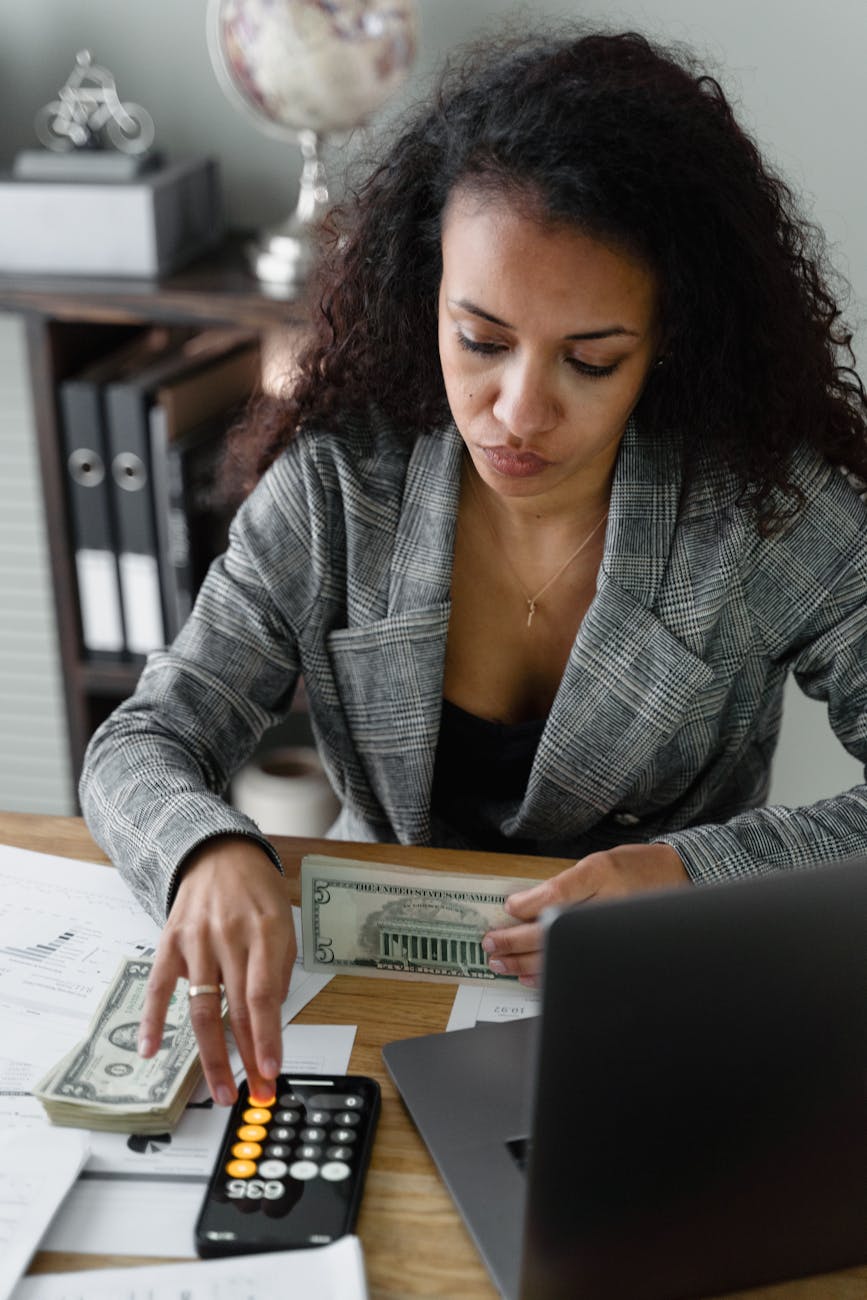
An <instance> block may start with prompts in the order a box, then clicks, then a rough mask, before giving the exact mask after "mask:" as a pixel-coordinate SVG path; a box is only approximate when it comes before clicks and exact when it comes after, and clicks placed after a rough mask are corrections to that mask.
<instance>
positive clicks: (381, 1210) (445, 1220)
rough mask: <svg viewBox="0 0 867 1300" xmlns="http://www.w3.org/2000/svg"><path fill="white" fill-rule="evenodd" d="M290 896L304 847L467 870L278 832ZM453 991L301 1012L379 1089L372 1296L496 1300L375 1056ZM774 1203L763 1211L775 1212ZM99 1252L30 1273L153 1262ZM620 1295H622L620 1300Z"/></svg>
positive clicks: (857, 1279)
mask: <svg viewBox="0 0 867 1300" xmlns="http://www.w3.org/2000/svg"><path fill="white" fill-rule="evenodd" d="M275 842H276V844H277V847H278V849H279V851H280V853H281V856H282V858H283V862H284V864H285V865H286V868H287V872H288V873H289V875H290V886H291V888H292V891H293V901H295V902H296V903H297V902H298V889H297V879H295V878H294V877H293V871H292V869H293V868H294V867H296V866H297V864H298V863H299V862H300V860H301V857H302V856H303V855H304V854H305V853H312V852H328V853H332V854H335V855H342V856H345V857H362V858H368V859H379V860H381V861H390V862H405V863H407V864H409V865H412V866H426V867H439V868H442V869H447V868H451V869H455V866H456V864H457V863H458V862H460V864H461V866H462V867H463V868H464V869H466V867H467V862H466V855H461V854H455V853H450V852H447V851H445V850H439V849H419V848H411V849H407V848H402V847H399V846H393V845H387V846H386V845H370V844H339V843H336V842H331V841H328V842H324V841H321V840H306V839H277V840H276V841H275ZM0 843H3V844H11V845H16V846H18V847H20V848H26V849H34V850H36V851H38V852H41V853H54V854H59V855H61V856H66V857H70V858H79V859H82V860H85V861H93V862H105V861H106V858H105V856H104V855H103V854H102V853H101V852H100V850H99V849H98V848H97V847H96V845H95V844H94V843H93V841H92V840H91V838H90V836H89V835H88V833H87V831H86V829H85V827H84V824H83V822H82V821H81V820H80V819H78V818H61V817H35V816H29V815H26V814H19V813H0ZM562 865H564V864H563V863H562V862H560V861H558V860H557V859H553V858H547V859H546V858H527V857H512V858H504V857H502V856H501V855H497V854H482V853H480V854H474V855H473V860H472V870H474V871H479V872H484V871H489V872H491V873H492V874H497V875H504V874H514V875H524V876H534V877H544V876H546V875H548V874H551V872H552V871H554V870H557V869H558V868H559V867H561V866H562ZM454 991H455V990H454V986H453V985H443V986H442V987H440V986H437V985H435V984H412V983H409V982H405V981H396V980H395V981H386V980H374V979H359V978H357V977H353V976H348V975H338V976H336V977H335V978H334V979H333V980H332V982H331V983H330V984H329V985H328V987H327V988H325V989H324V990H323V991H322V992H321V993H320V994H318V996H317V997H316V998H315V999H314V1000H313V1002H312V1003H310V1004H309V1005H308V1006H307V1007H305V1008H304V1010H303V1011H302V1012H301V1014H300V1015H299V1017H298V1020H299V1021H300V1022H304V1023H307V1024H323V1023H330V1024H357V1025H358V1034H357V1036H356V1040H355V1047H354V1049H353V1053H352V1061H351V1065H350V1069H351V1070H352V1071H353V1072H355V1073H358V1074H368V1075H372V1076H373V1077H374V1078H375V1079H377V1080H378V1081H379V1083H380V1085H381V1087H382V1115H381V1117H380V1122H379V1128H378V1130H377V1137H376V1144H375V1147H374V1153H373V1160H372V1162H371V1166H370V1171H369V1173H368V1176H367V1183H366V1186H365V1193H364V1201H363V1203H362V1209H361V1215H360V1218H359V1223H358V1233H359V1236H360V1237H361V1240H362V1242H363V1246H364V1255H365V1264H366V1268H367V1274H368V1280H369V1285H370V1291H371V1296H372V1297H373V1300H398V1297H409V1296H429V1297H433V1296H436V1297H443V1298H447V1300H493V1297H495V1295H496V1292H495V1290H494V1287H493V1286H492V1284H491V1282H490V1280H489V1278H488V1275H487V1272H486V1271H485V1269H484V1267H483V1265H482V1263H481V1260H480V1258H479V1256H478V1253H477V1252H476V1249H475V1247H474V1245H473V1243H472V1241H471V1240H470V1237H469V1235H468V1234H467V1232H466V1229H465V1228H464V1226H463V1223H462V1221H461V1219H460V1218H459V1216H458V1214H457V1211H456V1210H455V1208H454V1206H453V1204H452V1201H451V1198H450V1197H449V1195H448V1193H447V1192H446V1190H445V1188H444V1186H443V1184H442V1182H441V1181H440V1178H439V1175H438V1174H437V1172H436V1169H435V1167H434V1165H433V1162H432V1161H431V1159H430V1157H429V1156H428V1154H427V1150H426V1149H425V1147H424V1146H423V1144H422V1142H421V1139H420V1138H419V1137H418V1135H417V1133H416V1131H415V1128H414V1127H413V1125H412V1123H411V1121H410V1119H409V1117H408V1115H407V1114H406V1112H405V1110H404V1108H403V1105H402V1103H401V1101H400V1099H399V1098H398V1096H397V1094H396V1092H395V1090H394V1088H393V1086H392V1084H391V1080H390V1078H389V1076H388V1073H387V1071H386V1070H385V1067H384V1065H383V1063H382V1058H381V1056H380V1050H381V1048H382V1046H383V1044H385V1043H387V1042H390V1041H392V1040H393V1039H396V1038H408V1037H410V1036H412V1035H414V1034H424V1033H432V1032H435V1031H437V1030H441V1029H444V1028H445V1025H446V1021H447V1020H448V1015H449V1011H450V1009H451V1004H452V1001H453V999H454ZM773 1213H774V1207H773V1206H768V1214H769V1216H772V1215H773ZM153 1262H154V1261H153V1259H152V1258H149V1259H130V1258H128V1257H123V1258H120V1257H110V1256H95V1255H76V1254H67V1253H64V1254H60V1253H57V1252H52V1253H49V1252H45V1251H42V1252H40V1253H39V1254H38V1255H37V1256H36V1259H35V1260H34V1263H33V1265H32V1268H31V1271H32V1272H49V1271H51V1272H55V1271H59V1270H67V1269H81V1268H94V1267H104V1266H108V1265H111V1264H115V1265H117V1264H132V1263H142V1264H144V1263H153ZM738 1295H739V1300H865V1298H867V1265H865V1266H864V1267H861V1268H856V1269H850V1270H847V1271H845V1272H842V1273H835V1274H833V1275H830V1276H827V1277H823V1278H810V1279H805V1280H803V1281H798V1282H791V1283H785V1284H781V1285H778V1286H772V1287H762V1288H759V1289H757V1290H752V1291H749V1292H746V1291H744V1292H739V1293H738ZM624 1300H629V1298H628V1297H624Z"/></svg>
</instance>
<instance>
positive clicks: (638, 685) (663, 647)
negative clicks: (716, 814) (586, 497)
mask: <svg viewBox="0 0 867 1300" xmlns="http://www.w3.org/2000/svg"><path fill="white" fill-rule="evenodd" d="M681 484H682V471H681V457H680V449H679V447H678V446H676V445H674V444H673V443H656V442H654V441H652V440H651V439H647V438H642V436H641V434H640V432H639V430H638V429H637V427H636V426H635V424H634V422H632V421H630V422H629V425H628V426H627V430H626V433H625V434H624V438H623V442H622V444H621V448H620V453H619V456H618V462H617V467H616V471H615V477H614V483H613V485H612V494H611V504H610V509H609V517H608V526H607V530H606V536H605V548H604V553H603V559H602V565H601V568H600V573H599V578H598V583H597V591H596V595H595V597H594V599H593V601H592V603H591V605H590V608H589V609H588V611H587V613H586V615H585V617H584V620H583V622H582V625H581V627H580V629H579V632H578V636H577V638H576V640H575V644H574V645H573V647H572V652H571V654H570V657H569V661H568V663H567V665H566V670H565V673H564V675H563V680H562V682H561V684H560V688H559V690H558V692H557V696H556V698H555V700H554V704H553V706H552V709H551V713H550V714H549V717H548V721H547V724H546V726H545V730H544V732H543V735H542V739H541V741H540V744H539V748H538V750H537V752H536V758H535V762H534V765H533V769H532V772H531V774H530V781H529V784H528V787H527V793H526V796H525V799H524V801H523V804H522V806H521V808H520V809H519V811H518V813H517V815H516V816H515V817H514V818H513V819H512V822H511V823H510V825H509V826H508V827H507V831H508V833H509V834H513V835H518V836H525V835H526V836H540V837H546V838H547V837H551V838H554V839H563V838H567V837H571V836H574V835H576V834H580V833H581V832H582V831H584V830H586V829H588V828H589V827H590V826H592V825H593V824H594V823H596V822H598V821H599V820H600V819H601V818H602V817H604V816H606V815H607V814H609V813H610V812H611V811H612V809H616V808H617V806H618V801H619V800H620V799H621V798H622V797H623V795H624V794H625V793H626V792H627V791H629V790H630V789H631V788H632V787H633V786H634V784H635V782H636V779H637V778H638V776H639V775H640V773H641V771H642V770H643V769H644V768H645V767H647V766H648V764H649V763H650V762H651V760H652V757H653V755H654V753H655V751H656V750H658V749H659V747H660V746H661V745H663V744H664V743H665V742H666V741H667V740H669V739H670V738H671V736H672V735H673V734H674V733H675V732H676V730H677V728H678V724H679V721H680V719H681V718H682V717H683V714H684V712H685V710H686V707H687V705H688V704H689V702H690V700H691V699H692V698H693V696H694V695H695V694H696V692H697V691H699V690H700V689H701V688H702V687H706V686H707V685H708V684H709V683H710V682H711V681H712V680H713V673H712V671H711V669H710V668H708V666H707V665H706V664H705V663H704V662H703V661H702V660H701V659H700V658H699V657H698V656H697V655H695V654H693V653H692V652H691V651H690V650H689V649H688V648H687V647H686V646H685V645H683V644H682V642H681V641H679V640H678V639H677V637H676V636H675V635H674V634H673V633H672V632H671V631H669V629H668V628H667V627H666V626H665V624H664V623H663V622H662V621H661V620H660V619H659V618H658V617H657V615H656V614H655V613H654V612H653V607H654V605H655V603H656V600H657V596H658V592H659V588H660V584H661V582H662V579H663V576H664V575H665V572H666V568H667V565H668V563H669V557H670V554H671V547H672V542H673V537H674V531H675V527H676V523H677V517H678V508H679V502H680V493H681Z"/></svg>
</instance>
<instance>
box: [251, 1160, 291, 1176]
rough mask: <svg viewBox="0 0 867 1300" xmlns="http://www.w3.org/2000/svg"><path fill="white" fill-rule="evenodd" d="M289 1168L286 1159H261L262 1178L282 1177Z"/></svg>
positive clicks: (260, 1172)
mask: <svg viewBox="0 0 867 1300" xmlns="http://www.w3.org/2000/svg"><path fill="white" fill-rule="evenodd" d="M287 1168H288V1166H287V1164H286V1161H285V1160H260V1162H259V1169H258V1172H259V1175H260V1176H261V1177H262V1178H282V1177H283V1175H284V1174H285V1172H286V1170H287Z"/></svg>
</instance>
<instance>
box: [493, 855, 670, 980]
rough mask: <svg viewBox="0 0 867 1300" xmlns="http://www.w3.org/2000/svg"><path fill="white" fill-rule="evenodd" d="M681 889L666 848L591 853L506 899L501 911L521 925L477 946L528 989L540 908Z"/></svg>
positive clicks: (536, 959)
mask: <svg viewBox="0 0 867 1300" xmlns="http://www.w3.org/2000/svg"><path fill="white" fill-rule="evenodd" d="M687 884H689V876H688V875H687V873H686V869H685V867H684V865H683V863H682V862H681V860H680V857H679V855H678V854H677V853H676V852H675V850H674V849H673V848H672V847H671V845H670V844H622V845H620V846H619V847H618V848H615V849H606V850H605V851H604V852H602V853H591V854H590V855H589V857H586V858H582V859H581V861H580V862H576V863H575V865H574V867H567V868H566V870H565V871H561V872H560V873H559V874H558V875H556V876H552V877H551V879H550V880H543V881H541V882H540V883H539V884H538V885H534V886H533V888H532V889H524V890H522V891H521V892H520V893H517V894H512V895H511V896H510V897H509V898H507V899H506V911H507V912H508V913H509V915H510V916H513V917H514V918H515V920H516V921H520V922H522V923H523V924H520V925H510V926H507V927H506V928H505V929H502V930H489V931H488V933H487V934H486V935H485V937H484V939H483V941H482V947H483V948H484V950H485V952H486V953H487V954H488V959H489V965H490V967H491V970H493V971H495V972H496V973H497V974H498V975H517V976H518V977H519V980H520V983H521V984H528V985H530V986H531V987H533V986H535V985H536V984H537V983H538V981H539V975H540V973H541V970H542V943H543V931H542V926H541V925H540V924H539V920H538V918H539V916H540V915H541V913H542V912H543V911H544V910H545V908H547V907H566V906H568V905H569V904H570V903H586V902H589V901H590V899H592V898H622V897H624V896H625V895H627V894H637V893H641V892H643V891H644V890H647V889H666V888H671V887H672V886H673V885H687Z"/></svg>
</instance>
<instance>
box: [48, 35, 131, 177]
mask: <svg viewBox="0 0 867 1300" xmlns="http://www.w3.org/2000/svg"><path fill="white" fill-rule="evenodd" d="M34 125H35V127H36V134H37V136H38V137H39V142H40V144H43V145H44V146H45V147H46V149H52V150H54V151H55V152H56V153H68V152H70V151H71V150H73V149H104V148H106V147H111V148H113V149H117V150H119V151H120V152H121V153H126V154H142V153H145V152H146V151H147V150H148V149H149V148H150V147H151V145H152V144H153V141H154V123H153V118H152V117H151V115H150V113H149V112H148V111H147V109H145V108H142V107H141V105H140V104H129V103H126V104H124V103H121V100H120V98H119V97H118V93H117V86H116V84H115V80H114V77H113V76H112V74H111V73H110V72H109V70H108V68H101V67H99V65H98V64H96V63H94V62H93V61H92V58H91V54H90V50H80V51H79V52H78V54H76V56H75V67H74V68H73V69H72V72H71V73H70V74H69V76H68V77H67V79H66V82H65V84H64V85H63V86H61V88H60V90H59V91H58V98H57V99H55V100H52V102H51V103H50V104H46V105H45V107H44V108H41V109H40V110H39V112H38V113H37V114H36V119H35V122H34Z"/></svg>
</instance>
